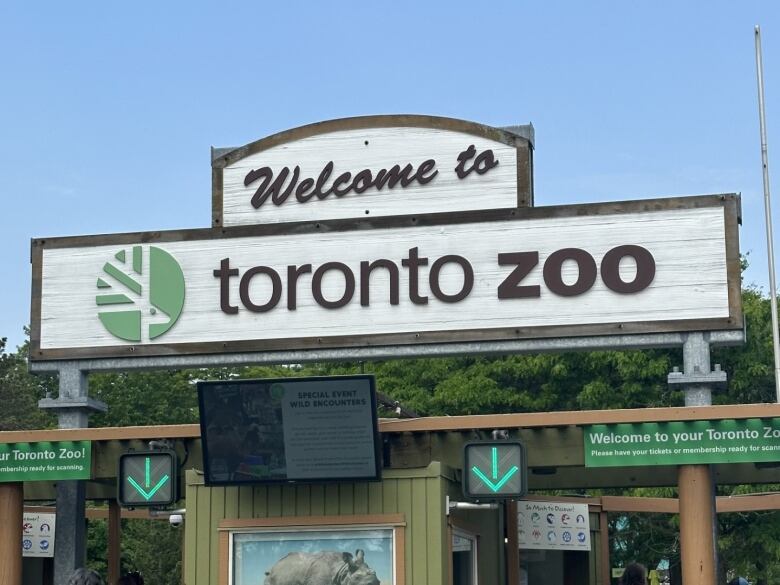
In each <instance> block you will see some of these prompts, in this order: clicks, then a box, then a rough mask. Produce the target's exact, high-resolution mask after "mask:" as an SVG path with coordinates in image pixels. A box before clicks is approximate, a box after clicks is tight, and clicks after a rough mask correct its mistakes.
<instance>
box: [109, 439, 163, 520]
mask: <svg viewBox="0 0 780 585" xmlns="http://www.w3.org/2000/svg"><path fill="white" fill-rule="evenodd" d="M177 471H178V470H177V461H176V453H174V452H173V451H135V452H131V453H123V454H122V455H120V456H119V474H118V484H119V485H118V495H117V499H118V500H119V504H120V505H121V506H124V507H129V508H138V507H152V506H167V505H170V504H172V503H174V502H175V501H176V474H177Z"/></svg>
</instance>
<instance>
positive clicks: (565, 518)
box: [561, 514, 571, 524]
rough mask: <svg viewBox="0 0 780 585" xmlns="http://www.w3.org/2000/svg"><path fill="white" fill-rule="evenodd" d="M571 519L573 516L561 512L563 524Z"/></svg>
mask: <svg viewBox="0 0 780 585" xmlns="http://www.w3.org/2000/svg"><path fill="white" fill-rule="evenodd" d="M570 520H571V516H569V515H568V514H561V524H568V523H569V521H570Z"/></svg>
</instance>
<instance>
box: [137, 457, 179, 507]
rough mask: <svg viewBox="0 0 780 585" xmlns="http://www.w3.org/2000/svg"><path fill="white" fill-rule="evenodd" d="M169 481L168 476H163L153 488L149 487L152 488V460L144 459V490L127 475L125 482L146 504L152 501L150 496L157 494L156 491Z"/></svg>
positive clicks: (149, 458)
mask: <svg viewBox="0 0 780 585" xmlns="http://www.w3.org/2000/svg"><path fill="white" fill-rule="evenodd" d="M169 479H170V477H168V474H165V475H163V476H162V478H160V481H158V482H157V484H156V485H155V486H154V487H151V486H152V458H151V457H147V458H146V478H145V482H144V483H145V484H146V489H144V488H142V487H141V486H140V485H138V482H137V481H135V480H134V479H133V478H132V477H130V476H129V475H128V476H127V482H128V483H129V484H130V485H131V486H133V487H134V488H135V489H136V491H137V492H138V493H139V494H141V495H142V496H143V497H144V498H145V499H146V501H147V502H148V501H149V500H151V499H152V496H153V495H154V494H156V493H157V490H159V489H160V488H161V487H162V486H164V485H165V484H166V483H168V480H169ZM149 488H151V489H150V490H149V491H148V492H147V491H146V490H147V489H149Z"/></svg>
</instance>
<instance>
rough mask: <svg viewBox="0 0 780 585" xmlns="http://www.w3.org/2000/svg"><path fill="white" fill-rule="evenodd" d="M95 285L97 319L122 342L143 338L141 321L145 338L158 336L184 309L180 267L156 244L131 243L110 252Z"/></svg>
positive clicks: (150, 338)
mask: <svg viewBox="0 0 780 585" xmlns="http://www.w3.org/2000/svg"><path fill="white" fill-rule="evenodd" d="M97 288H98V295H97V296H96V297H95V302H96V303H97V306H98V307H99V308H100V309H101V310H100V311H99V312H98V318H99V319H100V322H101V323H103V326H104V327H105V328H106V329H107V330H108V332H109V333H111V335H114V336H115V337H118V338H119V339H124V340H126V341H136V342H139V341H144V339H143V337H142V332H143V323H144V322H146V323H147V324H148V332H149V336H148V338H147V339H146V340H152V339H156V338H157V337H160V336H161V335H162V334H163V333H165V332H167V331H168V330H169V329H170V328H171V327H173V325H174V324H175V323H176V321H177V320H178V319H179V316H180V315H181V312H182V309H183V308H184V274H183V273H182V271H181V266H179V263H178V262H177V261H176V259H175V258H174V257H173V256H171V255H170V254H168V252H166V251H165V250H163V249H161V248H158V247H157V246H146V247H144V246H133V247H132V248H130V249H127V250H120V251H119V252H117V253H116V254H114V257H113V258H112V259H111V260H110V261H108V262H106V263H105V264H104V265H103V273H102V274H101V275H100V276H99V277H98V279H97ZM130 305H132V307H130Z"/></svg>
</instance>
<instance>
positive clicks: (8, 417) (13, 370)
mask: <svg viewBox="0 0 780 585" xmlns="http://www.w3.org/2000/svg"><path fill="white" fill-rule="evenodd" d="M27 350H28V344H27V343H25V344H24V345H23V346H22V347H19V348H17V351H16V352H14V353H7V352H6V338H5V337H3V338H0V404H2V405H3V406H2V408H0V431H20V430H25V429H40V428H48V427H51V426H55V421H54V418H53V417H52V416H51V415H48V414H46V413H44V412H43V411H41V410H39V409H38V400H40V399H41V398H43V397H44V396H45V395H46V392H47V391H51V390H52V388H53V386H54V383H53V380H51V379H50V378H38V377H35V376H32V375H30V374H29V372H28V371H27Z"/></svg>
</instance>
